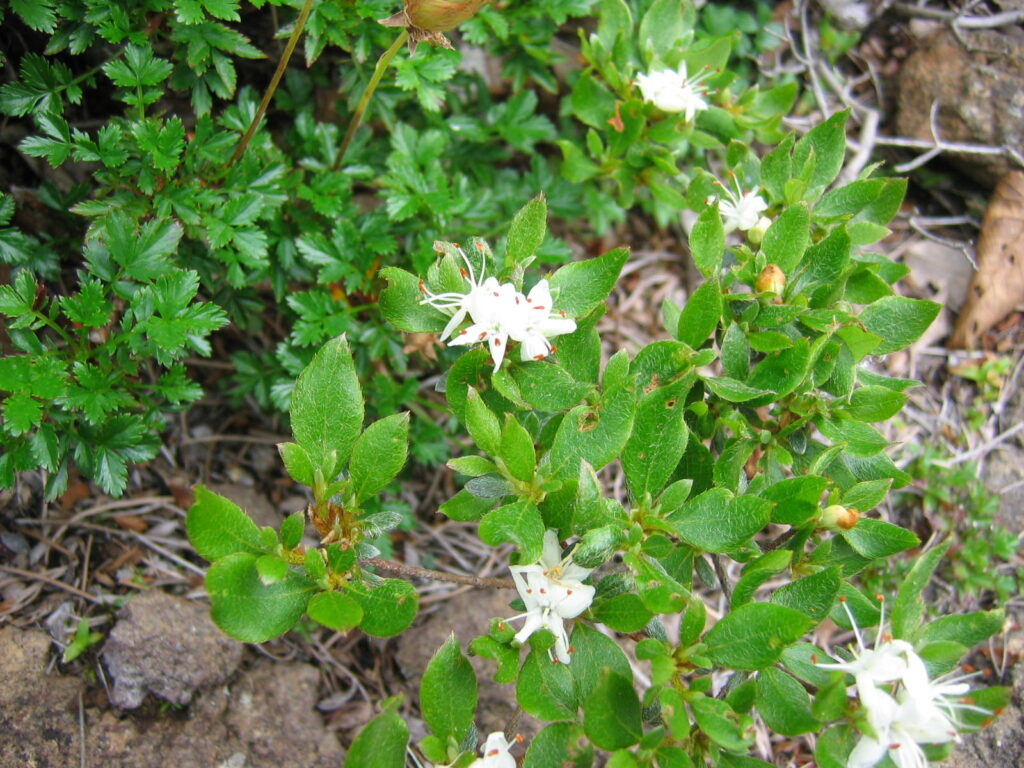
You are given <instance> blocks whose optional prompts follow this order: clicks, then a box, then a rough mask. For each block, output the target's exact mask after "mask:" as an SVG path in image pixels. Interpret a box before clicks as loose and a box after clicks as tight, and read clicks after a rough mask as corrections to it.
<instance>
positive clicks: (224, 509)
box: [185, 485, 261, 562]
mask: <svg viewBox="0 0 1024 768" xmlns="http://www.w3.org/2000/svg"><path fill="white" fill-rule="evenodd" d="M185 529H186V531H187V533H188V539H189V541H190V542H191V543H192V546H193V547H195V549H196V552H198V553H199V554H200V555H202V556H203V557H204V558H206V559H207V560H210V561H211V562H212V561H214V560H218V559H220V558H222V557H225V556H227V555H231V554H234V553H237V552H242V553H247V554H258V553H260V552H261V546H260V532H259V528H257V527H256V523H254V522H253V521H252V519H251V518H250V517H249V516H248V515H247V514H245V512H243V511H242V509H241V507H239V506H238V505H237V504H235V503H234V502H233V501H231V500H230V499H227V498H225V497H223V496H221V495H220V494H217V493H214V492H213V491H211V490H209V489H207V488H206V487H205V486H202V485H198V486H196V501H195V504H193V505H192V507H191V508H190V509H189V511H188V516H187V517H186V519H185Z"/></svg>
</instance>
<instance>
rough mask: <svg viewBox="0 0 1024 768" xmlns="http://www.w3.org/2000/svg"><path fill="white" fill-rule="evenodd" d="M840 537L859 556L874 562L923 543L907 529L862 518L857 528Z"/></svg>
mask: <svg viewBox="0 0 1024 768" xmlns="http://www.w3.org/2000/svg"><path fill="white" fill-rule="evenodd" d="M840 535H841V536H842V537H843V538H844V539H846V541H847V543H848V544H849V545H850V546H851V547H853V548H854V549H855V550H856V551H857V553H858V554H860V555H863V556H864V557H867V558H869V559H872V560H873V559H875V558H879V557H889V556H891V555H895V554H897V553H899V552H904V551H906V550H908V549H912V548H913V547H916V546H918V545H920V543H921V540H920V539H918V538H917V536H915V535H914V534H913V532H911V531H908V530H907V529H906V528H900V527H899V526H898V525H893V524H892V523H887V522H885V521H884V520H872V519H870V518H861V519H860V520H859V521H858V522H857V525H856V526H854V527H853V528H851V529H850V530H848V531H843V532H842V533H841V534H840Z"/></svg>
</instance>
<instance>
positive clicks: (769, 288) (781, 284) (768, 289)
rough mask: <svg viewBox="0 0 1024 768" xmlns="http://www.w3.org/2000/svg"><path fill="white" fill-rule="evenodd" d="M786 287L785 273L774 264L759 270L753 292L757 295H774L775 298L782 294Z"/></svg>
mask: <svg viewBox="0 0 1024 768" xmlns="http://www.w3.org/2000/svg"><path fill="white" fill-rule="evenodd" d="M785 287H786V273H785V272H783V271H782V270H781V269H779V268H778V267H777V266H776V265H775V264H769V265H768V266H767V267H765V268H764V269H762V270H761V274H759V275H758V276H757V282H756V283H754V290H755V291H757V292H758V293H774V294H775V295H776V296H778V295H780V294H781V293H782V290H783V289H784V288H785Z"/></svg>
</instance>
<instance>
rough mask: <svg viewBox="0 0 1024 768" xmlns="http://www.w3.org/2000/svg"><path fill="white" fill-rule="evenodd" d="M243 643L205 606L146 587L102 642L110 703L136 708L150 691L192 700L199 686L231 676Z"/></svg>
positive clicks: (170, 698)
mask: <svg viewBox="0 0 1024 768" xmlns="http://www.w3.org/2000/svg"><path fill="white" fill-rule="evenodd" d="M242 648H243V646H242V644H241V643H239V642H237V641H235V640H232V639H231V638H229V637H228V636H227V635H225V634H224V633H223V632H222V631H221V630H220V629H218V628H217V626H216V625H215V624H214V623H213V621H212V620H211V619H210V613H209V608H208V607H207V606H205V605H203V604H200V603H191V602H189V601H188V600H185V599H183V598H180V597H175V596H173V595H169V594H166V593H164V592H158V591H156V590H154V591H152V592H144V593H143V594H141V595H138V596H137V597H135V598H133V599H132V600H130V601H129V602H128V604H127V605H125V607H124V609H122V611H121V616H120V618H119V619H118V621H117V624H116V625H115V626H114V629H113V630H112V631H111V633H110V635H109V637H108V638H107V640H106V642H105V643H104V645H103V661H104V663H105V664H106V666H107V670H108V671H109V673H110V676H111V677H112V678H113V680H114V687H113V690H112V691H111V695H110V700H111V703H113V704H114V706H117V707H121V708H122V709H135V708H136V707H138V706H140V705H141V704H142V702H143V700H144V699H145V697H146V694H147V693H152V694H154V695H156V696H159V697H160V698H162V699H166V700H167V701H170V702H172V703H174V704H188V703H189V702H190V701H191V700H192V695H193V694H194V693H195V691H196V690H197V689H199V688H204V687H208V686H214V685H217V684H219V683H222V682H224V681H225V680H227V679H228V678H229V677H230V676H231V674H232V673H233V672H234V671H235V669H237V668H238V665H239V663H240V662H241V660H242Z"/></svg>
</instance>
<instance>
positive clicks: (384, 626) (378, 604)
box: [351, 579, 420, 637]
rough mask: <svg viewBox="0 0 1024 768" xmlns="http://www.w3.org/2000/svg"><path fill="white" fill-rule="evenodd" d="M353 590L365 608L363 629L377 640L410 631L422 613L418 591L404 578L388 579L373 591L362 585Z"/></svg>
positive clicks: (361, 624)
mask: <svg viewBox="0 0 1024 768" xmlns="http://www.w3.org/2000/svg"><path fill="white" fill-rule="evenodd" d="M351 591H352V593H353V595H354V596H355V598H356V600H358V601H359V604H360V605H362V606H363V620H362V622H361V623H360V624H359V628H360V629H362V630H363V632H365V633H366V634H368V635H373V636H374V637H391V636H392V635H397V634H398V633H399V632H402V631H403V630H405V629H408V628H409V625H410V624H412V622H413V619H415V618H416V613H417V611H418V610H419V604H420V597H419V595H418V594H417V593H416V588H415V587H414V586H413V585H412V584H410V583H409V582H407V581H402V580H401V579H385V580H384V581H383V582H381V583H380V584H378V585H377V586H375V587H372V588H370V587H368V586H367V585H365V584H364V585H359V586H358V587H352V588H351Z"/></svg>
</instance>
